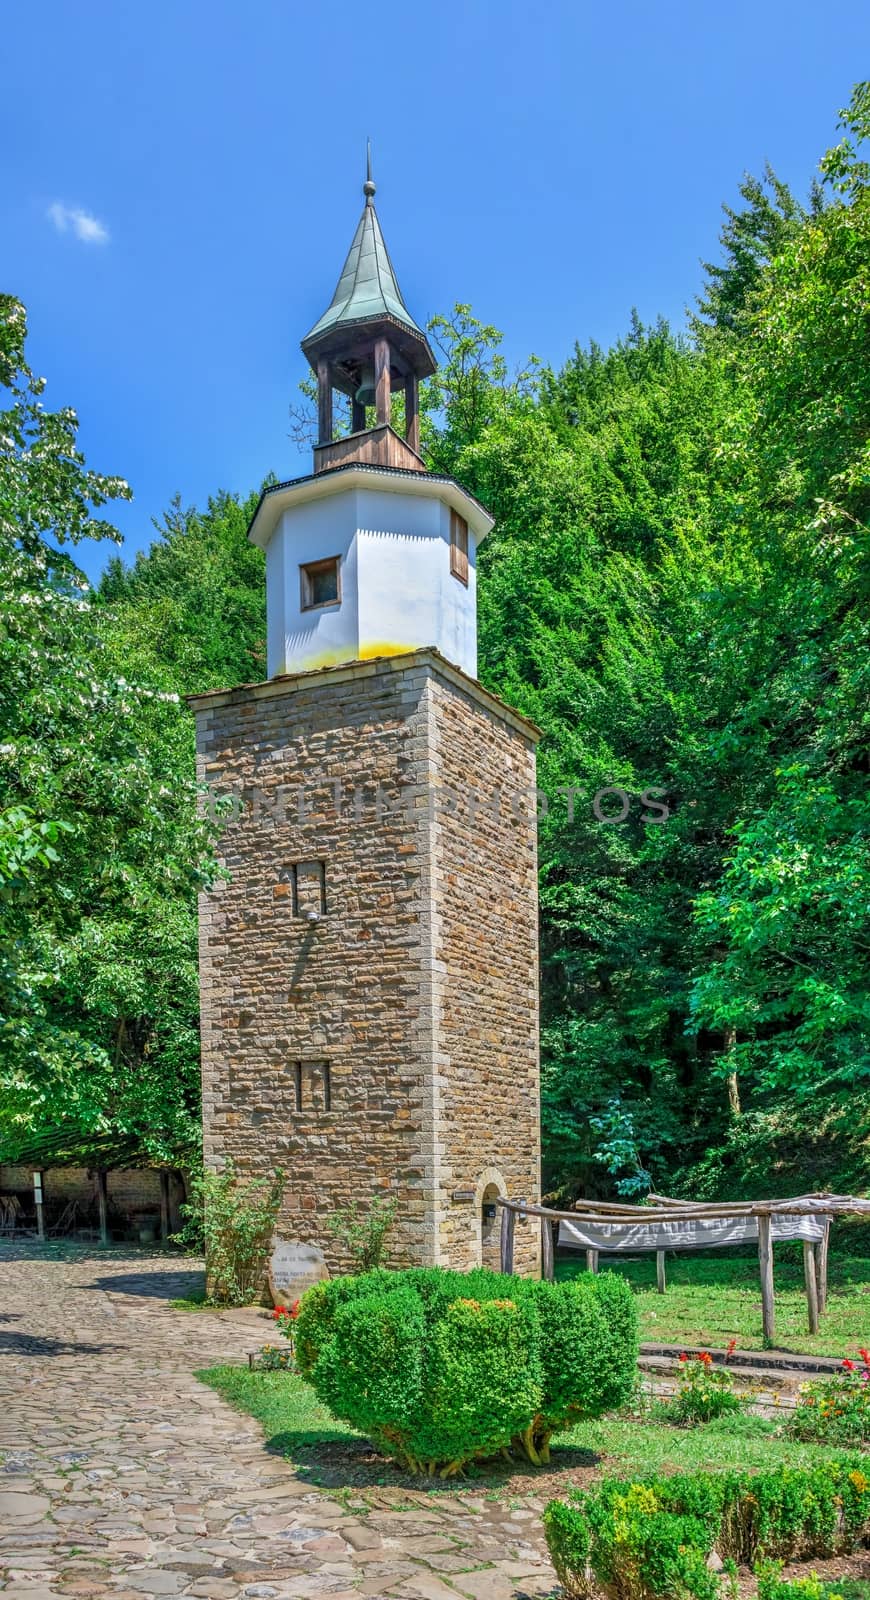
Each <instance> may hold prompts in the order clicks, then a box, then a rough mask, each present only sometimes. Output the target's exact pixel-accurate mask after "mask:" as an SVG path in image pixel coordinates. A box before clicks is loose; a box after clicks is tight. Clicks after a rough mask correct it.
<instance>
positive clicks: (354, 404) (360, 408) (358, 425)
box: [350, 400, 366, 433]
mask: <svg viewBox="0 0 870 1600" xmlns="http://www.w3.org/2000/svg"><path fill="white" fill-rule="evenodd" d="M365 425H366V408H365V406H364V405H361V404H360V402H359V400H351V403H350V431H351V433H362V431H363V428H364V427H365Z"/></svg>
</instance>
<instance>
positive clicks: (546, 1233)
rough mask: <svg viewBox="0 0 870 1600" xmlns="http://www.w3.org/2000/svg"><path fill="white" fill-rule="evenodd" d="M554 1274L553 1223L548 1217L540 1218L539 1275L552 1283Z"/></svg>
mask: <svg viewBox="0 0 870 1600" xmlns="http://www.w3.org/2000/svg"><path fill="white" fill-rule="evenodd" d="M555 1275H556V1265H555V1261H554V1259H553V1224H552V1223H551V1222H550V1220H549V1218H548V1217H542V1218H541V1277H542V1278H545V1279H546V1281H547V1283H552V1282H553V1279H554V1277H555Z"/></svg>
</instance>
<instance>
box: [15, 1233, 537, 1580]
mask: <svg viewBox="0 0 870 1600" xmlns="http://www.w3.org/2000/svg"><path fill="white" fill-rule="evenodd" d="M199 1282H200V1276H199V1274H198V1273H195V1274H194V1273H193V1272H192V1271H191V1264H190V1263H188V1262H186V1261H180V1260H178V1259H177V1258H176V1259H171V1258H166V1257H161V1256H159V1255H154V1256H152V1255H149V1254H148V1253H147V1252H142V1251H135V1252H133V1251H130V1252H126V1251H125V1252H119V1251H118V1250H112V1251H99V1250H88V1249H87V1248H80V1249H74V1248H71V1247H67V1248H66V1249H65V1250H63V1251H61V1250H59V1249H57V1248H53V1247H52V1246H51V1245H49V1246H46V1247H40V1246H39V1245H36V1244H33V1245H27V1244H12V1243H9V1242H3V1241H0V1590H2V1593H3V1595H5V1596H9V1595H13V1596H21V1597H22V1600H25V1597H27V1600H49V1597H50V1596H55V1595H57V1596H59V1595H68V1596H82V1597H88V1596H101V1595H111V1596H114V1597H115V1600H142V1597H143V1596H148V1595H154V1596H160V1595H168V1596H174V1595H194V1596H197V1597H202V1600H235V1597H236V1596H244V1597H245V1600H285V1597H291V1596H292V1597H294V1600H295V1597H297V1596H298V1597H299V1600H303V1597H305V1596H309V1595H311V1596H319V1595H331V1596H332V1597H333V1600H359V1597H360V1596H380V1595H384V1596H387V1595H389V1596H391V1597H392V1596H403V1597H408V1600H457V1596H459V1597H465V1600H520V1597H525V1596H528V1597H541V1596H544V1595H553V1594H556V1593H558V1590H557V1589H556V1587H555V1580H554V1576H553V1572H552V1568H551V1567H550V1566H549V1563H548V1561H547V1558H546V1551H545V1549H544V1545H543V1539H542V1535H541V1526H540V1509H541V1506H540V1505H539V1504H537V1503H536V1502H534V1501H529V1500H528V1499H527V1498H523V1500H522V1501H521V1503H518V1502H516V1501H511V1500H510V1499H509V1498H503V1499H501V1500H499V1502H497V1503H494V1502H492V1501H491V1500H489V1499H488V1498H487V1497H486V1496H485V1495H481V1494H478V1495H475V1494H474V1493H473V1492H471V1493H457V1494H447V1493H444V1492H441V1493H435V1494H426V1493H417V1492H411V1493H410V1494H409V1493H408V1491H406V1490H403V1489H401V1488H398V1487H396V1488H392V1487H390V1488H382V1489H378V1490H376V1491H371V1490H366V1491H365V1494H364V1495H361V1494H360V1493H359V1492H358V1491H352V1490H349V1491H348V1492H347V1493H346V1494H342V1495H338V1494H337V1493H336V1492H335V1491H330V1492H329V1493H326V1492H324V1491H322V1490H318V1489H315V1488H313V1487H312V1485H311V1484H310V1483H306V1482H304V1481H303V1480H302V1479H301V1478H299V1477H298V1476H297V1475H296V1474H295V1472H294V1470H293V1467H292V1466H291V1465H290V1463H289V1462H286V1461H284V1460H282V1459H281V1458H280V1457H277V1456H274V1455H270V1454H269V1453H268V1452H267V1451H266V1450H265V1448H264V1446H263V1438H262V1434H261V1432H260V1428H259V1426H258V1424H257V1423H256V1422H255V1421H254V1420H253V1419H252V1418H248V1417H244V1416H240V1415H239V1414H238V1413H236V1412H235V1411H233V1410H232V1408H231V1407H229V1406H228V1405H227V1404H226V1403H225V1402H224V1401H223V1400H222V1399H221V1398H220V1397H219V1396H218V1395H216V1394H215V1393H213V1391H212V1390H211V1389H208V1388H206V1387H204V1386H203V1385H202V1384H200V1383H198V1382H197V1380H196V1379H195V1378H194V1376H193V1372H194V1369H195V1368H197V1367H202V1366H209V1365H213V1364H215V1363H217V1362H223V1361H241V1360H244V1359H245V1358H246V1356H247V1353H248V1351H250V1350H252V1349H256V1348H257V1347H258V1345H259V1344H261V1343H263V1342H264V1339H265V1338H266V1337H268V1332H267V1325H265V1324H264V1323H263V1321H262V1319H261V1318H259V1317H258V1315H257V1313H256V1312H254V1311H244V1312H224V1313H217V1312H214V1313H213V1312H197V1313H191V1312H184V1311H179V1310H173V1308H172V1307H171V1306H170V1305H169V1301H170V1299H172V1298H174V1297H177V1296H181V1295H184V1294H189V1293H191V1291H192V1290H193V1289H194V1288H195V1287H197V1286H198V1284H199Z"/></svg>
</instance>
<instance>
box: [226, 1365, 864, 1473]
mask: <svg viewBox="0 0 870 1600" xmlns="http://www.w3.org/2000/svg"><path fill="white" fill-rule="evenodd" d="M197 1377H198V1378H199V1379H200V1381H201V1382H202V1383H206V1384H208V1385H209V1387H210V1388H212V1389H216V1390H217V1392H218V1394H220V1395H223V1397H224V1399H225V1400H228V1401H229V1403H230V1404H231V1405H233V1406H235V1407H236V1409H237V1410H239V1411H245V1412H247V1413H248V1414H249V1415H250V1416H252V1417H256V1419H257V1421H258V1422H259V1423H260V1425H261V1426H262V1429H263V1433H264V1435H265V1442H266V1447H267V1448H268V1449H269V1450H274V1451H275V1452H277V1453H278V1454H279V1455H282V1456H285V1457H286V1458H287V1459H289V1460H291V1461H292V1462H293V1463H294V1465H296V1466H298V1467H301V1468H302V1469H303V1470H304V1471H305V1474H306V1476H307V1477H309V1478H310V1479H311V1481H312V1482H314V1483H324V1484H329V1485H331V1486H332V1487H341V1486H342V1485H346V1486H351V1485H365V1484H367V1483H368V1484H371V1485H374V1484H384V1483H387V1484H389V1483H394V1484H399V1483H407V1482H413V1481H415V1480H408V1479H405V1478H403V1477H402V1474H401V1473H400V1472H399V1470H398V1468H396V1467H394V1466H392V1465H390V1464H389V1463H387V1462H385V1461H383V1460H382V1459H381V1458H380V1457H378V1456H376V1455H375V1454H374V1452H373V1451H372V1450H371V1449H370V1448H368V1447H366V1446H364V1444H363V1441H362V1440H361V1439H360V1437H359V1435H358V1434H355V1433H354V1432H353V1430H352V1429H351V1428H348V1427H346V1426H345V1425H344V1423H342V1422H338V1421H337V1420H336V1418H335V1417H333V1416H331V1415H330V1413H329V1412H328V1411H327V1410H326V1409H325V1407H323V1406H321V1405H320V1403H319V1401H318V1400H317V1397H316V1396H315V1394H314V1391H313V1390H312V1389H311V1388H310V1386H309V1385H308V1384H307V1383H306V1382H305V1381H304V1380H303V1379H302V1378H300V1377H298V1376H296V1374H295V1373H287V1372H257V1371H253V1372H252V1371H250V1370H249V1369H248V1368H247V1367H235V1366H222V1367H209V1368H207V1369H206V1370H204V1371H201V1372H198V1373H197ZM836 1454H837V1452H836V1451H835V1450H826V1449H824V1448H822V1447H820V1446H819V1445H817V1444H801V1443H799V1442H798V1441H796V1440H791V1439H786V1438H783V1437H782V1436H781V1435H780V1434H779V1432H778V1425H777V1424H776V1423H775V1422H769V1421H767V1420H766V1419H765V1418H763V1417H758V1416H753V1415H747V1414H745V1413H743V1412H737V1413H733V1414H731V1415H730V1416H727V1417H722V1418H720V1419H719V1420H718V1421H717V1422H710V1423H706V1424H704V1425H702V1426H701V1427H698V1428H677V1427H674V1425H673V1424H672V1423H669V1422H666V1421H664V1420H663V1419H662V1418H661V1416H660V1415H658V1414H657V1412H656V1409H655V1408H653V1410H652V1411H651V1413H650V1414H649V1415H648V1416H643V1417H620V1416H615V1417H604V1418H602V1419H601V1420H600V1421H598V1422H585V1423H581V1424H580V1425H579V1426H577V1427H576V1428H572V1429H571V1430H570V1432H567V1433H564V1434H560V1435H559V1436H558V1438H556V1439H554V1440H553V1449H552V1464H551V1467H550V1468H549V1469H547V1470H542V1471H540V1472H539V1471H536V1470H535V1469H534V1468H530V1467H528V1468H527V1467H520V1466H519V1464H518V1466H517V1469H516V1470H514V1469H512V1468H511V1467H510V1466H501V1465H497V1466H493V1467H490V1466H489V1465H488V1464H487V1465H486V1466H481V1467H480V1468H479V1469H478V1470H477V1471H476V1472H475V1473H474V1474H473V1478H474V1480H475V1481H476V1482H479V1483H480V1482H483V1481H485V1482H486V1483H488V1484H491V1485H492V1486H493V1487H494V1488H499V1487H501V1488H504V1489H507V1488H508V1487H510V1488H511V1490H512V1492H514V1493H517V1492H520V1493H527V1494H558V1493H559V1492H560V1490H561V1489H562V1488H564V1487H565V1485H566V1483H567V1482H578V1483H583V1484H588V1483H591V1482H593V1481H594V1479H595V1478H597V1477H600V1476H601V1475H602V1474H604V1473H608V1472H611V1473H618V1474H619V1475H626V1476H628V1475H632V1476H646V1475H647V1474H649V1473H653V1472H692V1471H700V1470H711V1471H712V1470H716V1469H725V1468H729V1467H735V1468H738V1467H739V1468H743V1469H747V1470H753V1469H760V1468H762V1467H774V1466H779V1465H781V1464H783V1463H791V1464H792V1465H793V1466H810V1465H811V1464H812V1463H813V1462H814V1461H818V1460H819V1459H820V1458H822V1457H825V1456H832V1455H836ZM465 1481H466V1482H468V1480H465ZM425 1487H426V1488H427V1489H429V1488H432V1489H438V1485H437V1482H436V1483H431V1482H430V1481H429V1480H428V1479H427V1480H425ZM453 1487H454V1488H455V1487H456V1484H455V1482H454V1484H453Z"/></svg>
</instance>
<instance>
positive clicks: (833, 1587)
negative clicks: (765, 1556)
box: [755, 1561, 843, 1600]
mask: <svg viewBox="0 0 870 1600" xmlns="http://www.w3.org/2000/svg"><path fill="white" fill-rule="evenodd" d="M755 1576H756V1578H757V1579H758V1600H843V1596H842V1594H841V1593H840V1592H839V1590H838V1588H837V1584H836V1583H833V1584H832V1583H826V1582H825V1580H824V1579H823V1578H820V1577H819V1575H818V1573H816V1572H810V1573H807V1574H806V1576H805V1577H803V1578H792V1579H786V1578H783V1577H782V1562H781V1561H759V1562H758V1564H757V1565H756V1568H755Z"/></svg>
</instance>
